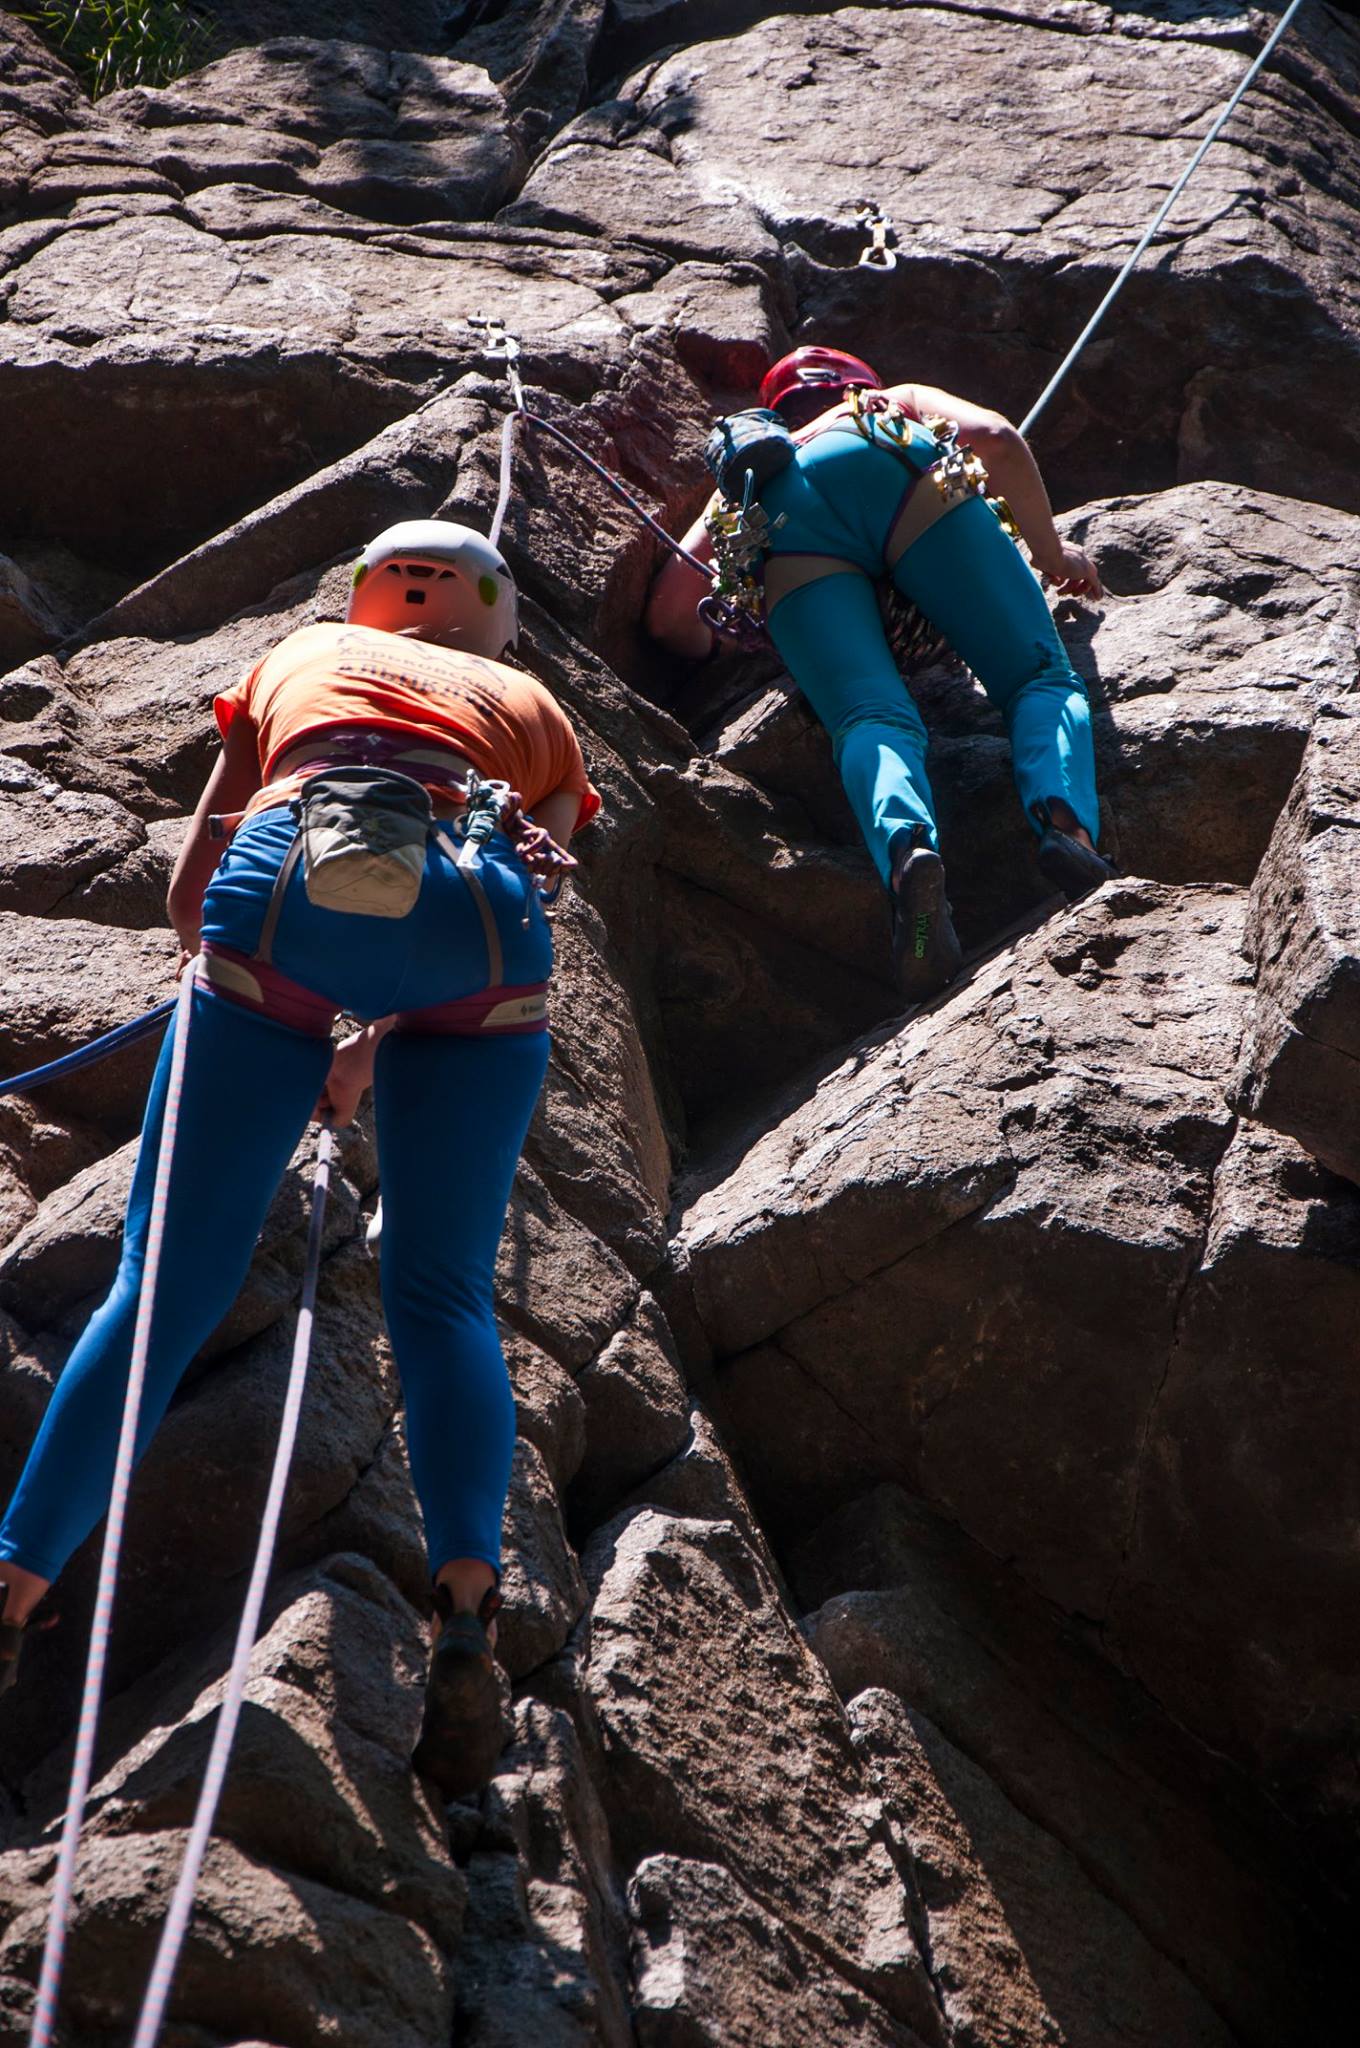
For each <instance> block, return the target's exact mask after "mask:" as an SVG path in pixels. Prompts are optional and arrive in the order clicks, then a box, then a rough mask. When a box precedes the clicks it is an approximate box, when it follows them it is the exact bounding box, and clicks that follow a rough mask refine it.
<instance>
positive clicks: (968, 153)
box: [510, 5, 1357, 509]
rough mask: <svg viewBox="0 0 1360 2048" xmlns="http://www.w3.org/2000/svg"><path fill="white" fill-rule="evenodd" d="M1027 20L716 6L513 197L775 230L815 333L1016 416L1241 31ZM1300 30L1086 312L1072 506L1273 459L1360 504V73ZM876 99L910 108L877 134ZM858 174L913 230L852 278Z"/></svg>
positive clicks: (1067, 414) (1295, 475)
mask: <svg viewBox="0 0 1360 2048" xmlns="http://www.w3.org/2000/svg"><path fill="white" fill-rule="evenodd" d="M1015 14H1017V15H1019V16H1020V17H1021V18H1020V19H1019V20H1017V19H1016V18H1014V15H1013V16H1012V18H1011V19H1009V20H1004V21H1003V20H1000V19H996V18H993V17H988V16H985V15H983V14H980V13H974V12H972V11H971V10H967V11H962V12H960V11H957V10H955V9H952V8H950V9H945V8H931V7H919V8H918V7H912V8H910V9H909V10H906V11H905V12H904V13H903V14H901V15H898V14H894V16H893V17H892V18H893V22H894V32H892V33H887V32H885V28H884V22H883V16H882V13H881V12H880V10H878V9H876V8H869V7H864V8H854V7H847V8H841V9H838V10H835V11H834V12H831V13H828V14H820V13H818V14H813V15H810V16H796V15H795V16H790V15H781V16H777V17H775V18H774V19H773V20H766V21H763V22H761V23H760V24H759V25H757V26H756V27H753V28H750V29H748V30H747V31H746V32H745V33H744V34H739V35H733V34H731V33H730V29H729V24H728V22H727V21H726V19H724V21H723V23H722V25H721V29H720V30H718V31H717V32H718V33H722V34H725V38H726V39H724V40H719V41H715V42H707V43H698V44H691V45H690V46H689V47H688V48H686V49H684V50H682V51H678V52H676V53H674V54H673V55H671V56H669V57H668V58H666V59H665V60H664V61H663V62H661V63H660V64H649V65H646V66H645V67H644V68H643V69H642V70H640V71H639V72H637V73H636V74H635V75H634V76H632V77H631V78H629V79H627V80H626V81H625V82H624V83H623V84H622V85H621V86H620V87H619V88H618V98H617V100H616V101H614V102H612V103H610V104H607V105H605V106H601V107H596V108H594V109H593V110H592V111H590V112H589V113H586V114H584V115H582V116H581V117H580V119H579V120H577V121H576V122H574V123H572V124H571V126H569V127H568V128H567V129H566V130H564V131H563V133H562V134H561V135H560V136H558V137H557V139H556V140H555V141H554V143H553V144H552V145H551V147H550V149H549V150H548V151H547V152H546V154H545V156H544V157H543V158H542V159H540V161H539V163H538V164H536V165H535V167H534V169H533V171H532V172H531V173H530V176H529V178H528V180H527V181H526V183H525V186H524V190H523V193H522V196H521V198H520V200H519V201H518V202H517V203H516V206H515V207H514V208H512V209H511V212H510V217H512V218H517V219H524V220H531V221H534V222H539V223H541V222H551V223H552V224H553V225H554V226H563V227H581V226H587V225H588V226H593V227H596V228H598V229H600V230H601V231H607V232H612V233H614V234H615V235H620V234H621V235H623V236H626V237H628V238H630V239H636V240H638V241H640V242H643V243H646V244H648V245H650V246H653V247H657V248H661V249H664V250H665V251H666V252H667V253H668V254H671V255H673V256H675V257H677V258H681V259H692V258H698V259H700V260H708V261H711V260H713V258H714V256H715V255H717V256H721V257H728V256H732V257H737V258H745V259H747V260H753V261H757V262H762V263H769V262H770V261H771V260H772V259H773V257H774V250H773V247H772V239H771V238H772V236H777V237H778V238H779V243H780V245H781V253H783V254H784V257H785V261H786V262H787V263H788V266H789V270H790V272H791V274H792V276H793V278H794V280H795V282H796V285H797V289H798V297H799V310H800V314H801V320H802V330H803V332H804V333H808V334H811V333H816V334H818V335H820V336H821V338H823V339H826V340H829V341H834V342H838V343H841V344H843V345H847V346H849V347H851V348H856V349H858V350H860V351H862V352H865V353H867V354H868V357H869V359H870V361H873V362H877V360H878V356H879V354H883V355H886V356H888V357H890V358H893V359H895V360H892V361H891V362H890V364H889V368H890V370H891V371H893V372H895V373H896V374H897V375H907V376H919V377H920V378H922V379H923V380H924V381H927V382H934V383H940V384H943V385H944V386H945V387H946V388H954V383H955V381H956V380H957V381H961V382H963V383H964V384H965V386H966V387H968V388H971V389H984V390H986V391H987V392H988V393H989V396H991V397H992V398H993V399H994V400H995V401H996V402H998V403H1000V404H1001V406H1002V407H1003V409H1005V410H1007V411H1009V412H1010V413H1011V414H1012V415H1013V416H1014V417H1016V418H1018V417H1020V415H1021V414H1022V413H1023V411H1024V410H1025V409H1026V407H1027V406H1028V404H1029V403H1030V402H1031V401H1032V400H1033V399H1034V398H1035V397H1036V396H1037V394H1038V392H1039V390H1040V388H1041V387H1042V385H1043V383H1044V381H1045V379H1046V377H1047V375H1048V373H1049V371H1050V370H1051V369H1052V368H1053V367H1054V366H1055V364H1056V361H1057V359H1058V357H1059V355H1060V354H1061V353H1062V351H1063V350H1065V348H1066V346H1067V344H1068V342H1069V341H1070V340H1071V338H1072V337H1073V335H1075V333H1076V332H1077V331H1078V329H1079V328H1080V326H1081V324H1082V322H1083V321H1084V319H1085V318H1086V317H1087V315H1088V314H1089V313H1090V312H1091V311H1092V310H1093V308H1094V306H1095V305H1096V303H1097V301H1098V300H1099V298H1100V296H1101V293H1102V291H1103V289H1104V288H1105V286H1106V285H1107V284H1108V283H1109V281H1110V279H1111V278H1112V276H1113V274H1114V271H1115V270H1116V269H1117V267H1118V265H1119V263H1120V262H1122V260H1123V258H1124V257H1125V256H1126V255H1127V254H1128V252H1129V249H1130V248H1131V246H1132V244H1133V242H1134V240H1135V239H1136V237H1137V235H1138V233H1139V232H1140V231H1141V230H1142V228H1143V227H1144V226H1145V225H1146V223H1147V220H1148V218H1149V217H1150V214H1151V212H1152V210H1153V209H1152V207H1151V205H1150V204H1149V199H1148V193H1149V190H1150V189H1152V190H1156V189H1158V188H1165V187H1167V186H1169V185H1170V183H1171V182H1172V180H1173V179H1174V178H1175V176H1176V175H1177V174H1178V172H1179V171H1180V170H1181V169H1183V168H1184V166H1185V164H1186V162H1187V161H1188V159H1189V156H1190V154H1191V144H1190V141H1189V140H1188V138H1190V137H1196V136H1198V135H1200V134H1202V133H1203V131H1204V129H1205V128H1207V126H1208V123H1209V120H1210V118H1211V116H1212V114H1213V113H1214V112H1217V110H1218V109H1219V108H1220V107H1222V106H1223V105H1224V104H1225V103H1226V101H1227V100H1228V98H1229V96H1230V95H1231V93H1232V91H1233V89H1234V88H1235V86H1236V85H1237V84H1238V82H1239V81H1240V79H1241V77H1242V74H1243V71H1244V70H1245V68H1246V63H1245V58H1244V55H1243V54H1242V53H1241V50H1240V49H1239V48H1236V47H1232V46H1231V45H1234V44H1238V43H1239V41H1240V40H1244V39H1241V38H1239V36H1238V35H1237V34H1234V33H1233V31H1232V29H1231V28H1227V27H1225V26H1220V25H1219V24H1218V23H1217V22H1214V21H1210V22H1208V23H1202V22H1200V21H1196V22H1194V23H1185V24H1176V25H1163V24H1161V23H1157V24H1155V25H1154V24H1150V23H1148V22H1147V20H1146V19H1145V18H1144V17H1142V16H1140V15H1127V14H1124V13H1122V12H1121V13H1119V14H1116V15H1114V16H1113V17H1111V16H1109V15H1104V14H1101V13H1100V12H1099V11H1098V10H1096V9H1094V8H1091V9H1078V10H1077V12H1076V13H1075V15H1074V13H1073V11H1072V10H1071V9H1070V8H1064V9H1062V10H1060V11H1059V12H1058V13H1057V14H1056V16H1052V15H1050V14H1049V12H1048V10H1047V8H1045V7H1044V6H1042V5H1041V6H1038V7H1034V8H1029V7H1018V8H1017V9H1016V10H1015ZM1026 17H1028V18H1027V19H1026ZM897 27H900V28H901V30H902V32H901V33H900V34H899V33H897V32H896V29H897ZM1166 36H1170V37H1172V38H1174V45H1173V48H1174V55H1173V51H1172V50H1169V49H1168V48H1167V46H1166V43H1165V42H1164V41H1163V40H1162V38H1163V37H1166ZM1300 41H1301V42H1302V44H1303V50H1304V53H1305V54H1303V55H1300V54H1299V53H1298V50H1297V47H1296V52H1295V56H1294V62H1293V63H1292V64H1290V65H1289V67H1288V70H1287V71H1286V70H1285V68H1284V67H1283V66H1281V67H1278V68H1277V69H1276V70H1275V71H1274V72H1273V73H1272V74H1270V75H1268V76H1267V78H1266V79H1265V80H1264V81H1263V82H1262V83H1261V84H1260V85H1259V86H1258V87H1257V88H1256V89H1255V90H1254V92H1253V94H1252V96H1251V99H1250V101H1249V102H1248V106H1249V112H1248V113H1247V114H1246V115H1244V117H1243V120H1242V125H1241V126H1239V127H1238V129H1237V131H1236V140H1237V145H1238V146H1237V148H1236V149H1235V150H1234V149H1220V150H1218V151H1215V152H1211V154H1210V155H1209V157H1208V158H1207V159H1206V161H1205V163H1204V165H1203V167H1202V169H1201V170H1200V172H1199V173H1198V175H1197V177H1196V179H1195V182H1194V183H1193V185H1192V186H1191V187H1190V188H1189V190H1188V191H1187V193H1186V194H1185V196H1184V198H1183V200H1182V201H1181V203H1180V207H1179V210H1178V213H1177V215H1176V216H1175V217H1174V218H1173V221H1172V223H1171V224H1170V228H1169V230H1168V232H1169V233H1170V234H1171V235H1172V236H1173V237H1174V248H1172V249H1171V250H1170V252H1169V253H1168V254H1166V255H1163V256H1162V258H1161V260H1160V261H1156V260H1154V261H1152V262H1149V263H1146V264H1145V266H1144V267H1143V269H1142V270H1141V271H1140V272H1139V273H1138V274H1137V275H1136V276H1135V278H1134V280H1133V282H1132V284H1131V285H1130V287H1129V288H1128V290H1127V291H1126V293H1125V295H1124V297H1123V300H1122V302H1121V305H1120V308H1119V312H1118V316H1117V321H1118V324H1117V327H1116V328H1114V329H1112V330H1111V332H1112V333H1113V334H1117V337H1118V341H1117V347H1116V346H1114V345H1113V344H1112V341H1111V339H1110V338H1108V336H1102V338H1101V342H1100V344H1099V345H1098V347H1097V348H1096V349H1095V350H1094V351H1093V352H1092V353H1090V354H1089V355H1088V356H1087V358H1086V360H1085V362H1084V363H1083V364H1082V365H1081V366H1080V368H1079V369H1078V370H1077V372H1076V373H1075V374H1074V377H1073V380H1072V382H1071V383H1070V384H1069V386H1068V390H1067V394H1066V397H1065V400H1064V404H1063V407H1062V408H1061V410H1059V409H1058V408H1055V411H1054V416H1053V421H1052V425H1051V427H1047V423H1046V427H1047V435H1046V445H1047V446H1048V448H1049V449H1050V450H1051V451H1052V452H1053V453H1055V454H1057V453H1060V454H1061V458H1062V472H1063V490H1064V493H1065V497H1066V502H1068V503H1072V502H1075V501H1078V500H1080V499H1082V498H1086V497H1092V496H1094V495H1096V494H1097V493H1098V492H1100V491H1102V490H1107V489H1109V488H1111V487H1112V486H1114V485H1115V484H1116V481H1117V480H1118V481H1121V482H1122V484H1123V486H1124V487H1126V488H1127V487H1129V486H1132V487H1134V488H1137V489H1148V488H1157V487H1161V486H1165V485H1167V484H1170V483H1173V482H1175V481H1177V480H1178V479H1180V480H1184V479H1187V478H1189V477H1192V476H1196V475H1205V474H1213V475H1218V476H1224V475H1227V476H1230V477H1231V478H1233V480H1235V481H1238V482H1243V483H1251V484H1257V485H1262V486H1265V487H1268V488H1270V487H1275V486H1276V485H1277V484H1278V482H1279V479H1280V476H1281V474H1282V473H1283V474H1286V475H1288V476H1290V478H1291V480H1292V481H1293V483H1294V485H1295V487H1296V488H1297V489H1298V491H1299V494H1300V495H1301V496H1307V497H1313V498H1318V499H1322V500H1324V501H1326V502H1330V503H1334V504H1339V505H1343V506H1348V507H1350V508H1351V509H1355V508H1356V505H1357V499H1356V494H1355V485H1354V480H1353V470H1354V460H1353V456H1352V455H1351V453H1349V452H1348V444H1347V443H1346V440H1345V433H1346V430H1345V429H1338V425H1337V422H1338V420H1340V419H1342V418H1344V417H1346V415H1347V404H1346V396H1345V394H1346V392H1347V391H1348V390H1349V388H1350V386H1351V384H1352V382H1353V380H1354V376H1355V360H1356V348H1357V339H1356V329H1355V325H1354V320H1353V317H1352V316H1351V314H1350V312H1349V311H1348V310H1347V308H1348V307H1349V305H1350V304H1351V303H1353V298H1354V285H1355V276H1356V272H1355V260H1354V238H1353V236H1352V234H1351V232H1350V227H1349V206H1350V199H1349V196H1348V195H1349V194H1350V193H1351V192H1352V191H1353V190H1354V186H1355V178H1356V169H1355V166H1356V142H1355V138H1354V135H1353V133H1352V132H1351V122H1350V120H1349V118H1348V115H1347V99H1346V96H1345V94H1344V93H1343V94H1337V93H1335V92H1332V93H1328V91H1327V90H1326V88H1325V86H1323V84H1322V81H1323V80H1324V79H1325V78H1326V77H1327V76H1328V74H1329V73H1330V74H1331V75H1332V76H1336V75H1338V74H1340V75H1341V76H1343V77H1344V76H1346V75H1347V74H1348V73H1349V74H1351V75H1353V73H1354V63H1355V32H1354V29H1353V27H1352V26H1351V25H1350V24H1349V23H1346V22H1344V21H1343V20H1342V19H1340V18H1339V17H1338V16H1336V15H1335V14H1333V13H1330V12H1329V13H1327V14H1325V15H1324V16H1322V17H1320V18H1319V19H1318V20H1317V21H1316V22H1315V24H1313V25H1312V27H1311V29H1310V31H1309V32H1307V33H1306V35H1305V36H1304V37H1303V38H1301V39H1300ZM961 91H962V92H963V93H964V94H965V95H966V99H967V104H968V106H969V108H970V110H971V111H970V118H969V119H968V120H967V121H966V122H965V123H960V120H959V112H958V110H959V93H960V92H961ZM866 100H867V101H869V102H875V101H880V100H881V102H882V103H883V104H885V105H898V106H903V107H909V108H910V118H909V119H907V120H904V121H902V122H900V123H898V124H896V125H893V124H889V126H888V127H887V128H885V127H884V125H883V123H882V122H879V121H875V120H874V119H872V118H870V119H867V120H866V117H865V106H866ZM1314 152H1319V153H1320V154H1321V155H1322V156H1324V157H1325V159H1326V161H1327V163H1328V165H1329V169H1328V170H1327V171H1326V172H1325V173H1323V174H1322V175H1321V176H1319V175H1318V174H1317V173H1316V171H1315V169H1314V164H1315V161H1316V158H1315V155H1314ZM871 188H872V189H871ZM866 197H873V198H874V199H875V200H876V201H877V203H878V204H879V205H881V206H882V207H884V208H885V209H886V211H887V212H888V214H889V215H890V216H891V217H892V219H893V220H894V221H895V222H896V224H897V229H898V238H899V244H900V249H899V260H898V264H897V267H896V269H895V270H894V271H892V272H888V273H879V274H877V275H875V276H873V277H872V279H871V280H870V282H869V283H867V284H866V280H865V274H864V273H863V271H859V270H857V269H856V268H855V267H854V266H855V262H856V259H857V256H858V254H859V251H860V249H861V247H862V246H863V243H862V240H861V237H860V234H859V231H858V230H857V228H856V226H855V221H856V216H857V214H858V211H859V209H860V207H861V206H862V205H863V203H864V201H865V199H866ZM1337 279H1344V280H1346V282H1345V283H1344V284H1343V285H1342V286H1341V289H1340V291H1338V289H1337V286H1336V282H1335V281H1336V280H1337ZM1263 323H1264V324H1263ZM903 334H909V335H910V336H911V357H912V360H911V362H910V364H907V363H905V362H903V361H901V359H900V351H901V346H902V341H901V337H902V336H903ZM1299 355H1302V356H1303V357H1305V358H1306V360H1307V362H1308V365H1309V377H1308V380H1307V389H1306V391H1304V390H1299V391H1291V405H1290V410H1289V418H1288V421H1287V423H1286V421H1285V418H1284V415H1283V412H1282V410H1281V407H1280V386H1279V378H1278V373H1277V367H1276V366H1277V365H1278V363H1279V362H1280V361H1281V360H1282V359H1284V358H1290V359H1296V358H1297V356H1299ZM961 364H964V365H966V374H962V375H961V373H960V365H961ZM1131 420H1136V421H1137V432H1136V433H1131V432H1130V429H1129V422H1130V421H1131ZM1338 432H1340V433H1341V439H1340V440H1338V438H1337V436H1338Z"/></svg>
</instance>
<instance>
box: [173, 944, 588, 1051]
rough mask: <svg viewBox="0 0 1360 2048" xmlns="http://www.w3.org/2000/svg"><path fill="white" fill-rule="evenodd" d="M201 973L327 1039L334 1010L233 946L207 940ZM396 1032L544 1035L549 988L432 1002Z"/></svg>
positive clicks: (277, 1018) (400, 1020)
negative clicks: (220, 944)
mask: <svg viewBox="0 0 1360 2048" xmlns="http://www.w3.org/2000/svg"><path fill="white" fill-rule="evenodd" d="M202 959H203V973H204V975H205V977H206V979H207V981H208V984H209V986H210V987H211V988H212V989H213V990H214V991H215V993H216V994H218V995H219V996H225V997H226V999H227V1001H228V1002H231V1003H239V1004H240V1005H241V1006H242V1008H243V1009H247V1010H254V1011H255V1012H256V1014H257V1015H258V1016H261V1017H269V1018H271V1019H272V1020H273V1022H274V1023H276V1024H286V1025H287V1026H288V1028H289V1030H291V1031H302V1032H305V1033H306V1035H307V1036H308V1037H309V1038H329V1037H330V1033H331V1026H332V1024H334V1022H335V1020H336V1018H337V1017H338V1016H339V1014H340V1012H339V1008H338V1006H337V1005H336V1004H335V1003H332V1002H330V1001H328V999H327V998H326V997H325V996H319V995H317V994H316V992H315V991H314V990H313V989H309V988H304V987H303V986H302V984H301V982H297V981H292V980H290V979H289V977H288V976H287V975H286V974H280V972H279V970H278V968H277V967H274V966H272V965H271V964H270V963H269V962H268V961H265V960H261V959H259V958H257V957H254V956H252V955H251V954H249V953H239V952H237V950H236V948H235V947H234V946H219V945H216V944H214V943H213V942H212V941H211V940H208V941H206V942H205V944H204V946H203V953H202ZM395 1028H396V1029H397V1030H398V1031H412V1032H431V1033H438V1034H443V1033H446V1032H447V1033H450V1034H452V1035H454V1036H456V1037H462V1038H477V1037H480V1035H481V1034H482V1033H483V1032H485V1031H492V1032H495V1033H497V1034H498V1035H499V1034H502V1033H506V1032H513V1033H516V1034H519V1033H524V1032H530V1031H546V1030H547V1028H548V984H547V982H546V981H533V982H527V983H525V984H524V985H523V986H522V987H518V988H507V987H506V986H505V985H504V983H502V984H501V985H500V986H499V987H496V988H484V989H478V991H477V993H476V994H475V995H470V996H459V997H458V998H457V999H456V1000H455V1001H454V1002H451V1003H432V1004H431V1005H430V1006H429V1008H427V1009H424V1010H402V1011H401V1012H400V1013H399V1014H398V1017H397V1022H396V1026H395Z"/></svg>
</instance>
